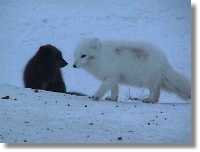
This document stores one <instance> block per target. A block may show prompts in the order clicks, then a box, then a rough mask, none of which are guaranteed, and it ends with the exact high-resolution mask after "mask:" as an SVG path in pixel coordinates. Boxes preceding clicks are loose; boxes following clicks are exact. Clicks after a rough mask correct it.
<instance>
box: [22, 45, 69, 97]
mask: <svg viewBox="0 0 200 152" xmlns="http://www.w3.org/2000/svg"><path fill="white" fill-rule="evenodd" d="M67 64H68V63H67V62H66V61H65V60H64V59H63V57H62V53H61V51H60V50H59V49H57V48H56V47H55V46H53V45H50V44H47V45H43V46H41V47H40V48H39V49H38V51H37V52H36V54H35V55H34V56H33V57H32V58H31V59H30V60H29V62H28V63H27V65H26V67H25V70H24V77H23V79H24V85H25V87H26V88H32V89H42V90H47V91H55V92H62V93H64V92H66V87H65V83H64V80H63V78H62V73H61V68H62V67H65V66H66V65H67Z"/></svg>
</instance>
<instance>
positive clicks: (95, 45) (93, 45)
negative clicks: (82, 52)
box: [90, 38, 101, 49]
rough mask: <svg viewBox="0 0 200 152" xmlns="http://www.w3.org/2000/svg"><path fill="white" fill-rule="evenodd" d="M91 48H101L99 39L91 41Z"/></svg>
mask: <svg viewBox="0 0 200 152" xmlns="http://www.w3.org/2000/svg"><path fill="white" fill-rule="evenodd" d="M90 47H91V48H93V49H99V48H101V41H100V40H99V39H98V38H93V39H91V41H90Z"/></svg>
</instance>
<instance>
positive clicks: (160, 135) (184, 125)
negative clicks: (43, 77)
mask: <svg viewBox="0 0 200 152" xmlns="http://www.w3.org/2000/svg"><path fill="white" fill-rule="evenodd" d="M0 19H1V25H0V33H1V34H0V42H1V43H0V46H1V50H0V95H1V97H2V96H6V95H9V94H10V96H11V97H13V98H17V100H14V99H9V100H6V99H1V100H0V109H1V110H0V113H1V115H0V124H1V125H0V127H1V128H2V129H1V130H0V141H2V142H23V140H27V141H28V142H68V143H69V142H74V141H75V142H88V143H94V142H101V143H104V142H105V143H109V142H122V143H124V142H126V143H188V142H190V139H191V138H192V137H191V136H192V134H191V128H192V127H191V125H192V124H191V112H192V111H191V105H190V104H185V101H183V100H181V99H179V98H178V97H176V96H175V95H173V94H168V93H166V92H162V94H161V98H160V103H179V104H176V105H175V107H174V106H173V104H156V105H151V104H142V103H140V102H137V103H136V104H133V103H129V102H128V101H127V99H128V97H129V96H131V97H140V98H143V97H144V96H146V95H147V93H148V92H147V90H146V89H138V88H134V87H132V88H130V87H126V86H122V87H121V88H120V100H121V101H122V102H120V103H113V102H91V101H88V100H87V99H85V98H79V97H74V98H71V97H69V96H64V95H62V94H58V93H47V92H44V91H42V92H40V93H37V94H35V93H33V91H30V90H25V89H23V81H22V74H23V69H24V66H25V64H26V63H27V61H28V59H30V57H32V56H33V54H34V53H35V52H36V51H37V49H38V47H39V46H40V45H43V44H46V43H51V44H53V45H55V46H56V47H58V48H59V49H61V51H62V52H63V55H64V58H65V59H66V60H67V62H69V63H70V64H69V65H68V66H67V67H66V68H64V69H63V75H64V79H65V83H66V85H67V88H68V90H72V91H80V92H83V93H86V94H88V95H92V94H93V93H94V92H95V91H96V89H97V88H98V86H99V84H100V83H99V81H97V80H96V79H94V77H92V76H91V75H89V74H88V73H86V72H85V71H83V70H79V69H73V68H72V63H73V60H74V59H73V52H74V48H75V47H76V45H77V43H78V41H79V40H80V39H81V38H83V37H99V38H101V39H117V40H119V39H122V40H129V41H131V40H133V41H134V40H142V41H148V42H152V43H154V44H155V45H158V46H159V47H160V48H162V50H163V51H164V52H165V54H166V56H167V57H168V59H169V61H170V63H171V64H172V66H173V67H174V68H175V69H176V70H178V71H179V72H180V73H182V74H184V75H186V76H187V77H188V78H189V79H190V78H191V6H190V0H167V1H166V0H162V1H161V0H134V1H133V0H121V1H120V0H109V1H108V0H101V1H99V0H92V1H91V0H84V1H82V0H59V1H57V0H48V1H47V0H42V1H41V0H29V1H27V0H18V1H14V0H1V1H0ZM13 86H17V87H16V88H15V87H13ZM18 87H19V88H18ZM39 96H41V97H39ZM56 101H58V103H55V102H56ZM46 102H47V104H45V103H46ZM68 103H69V104H71V105H72V106H69V107H68V106H66V105H67V104H68ZM85 104H87V105H88V107H87V108H85V107H84V105H85ZM116 105H119V107H115V106H116ZM135 105H136V108H135ZM102 112H103V113H104V112H105V115H101V113H102ZM160 112H164V113H162V114H161V113H160ZM68 113H69V114H68ZM156 115H158V118H155V117H156ZM165 117H167V120H164V119H165ZM26 119H27V120H26ZM153 120H154V121H153ZM26 121H28V122H26ZM91 121H93V123H94V125H88V124H89V123H90V122H91ZM151 121H152V122H151ZM148 122H150V124H151V125H148ZM47 128H49V129H47ZM9 129H11V130H9ZM129 130H130V132H129ZM131 131H133V132H131ZM88 136H89V137H88ZM119 136H122V138H123V140H117V138H118V137H119ZM26 138H27V139H26Z"/></svg>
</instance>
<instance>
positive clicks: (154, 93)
mask: <svg viewBox="0 0 200 152" xmlns="http://www.w3.org/2000/svg"><path fill="white" fill-rule="evenodd" d="M149 90H150V94H149V96H148V97H147V98H145V99H143V102H145V103H157V102H158V100H159V98H160V82H157V83H154V86H153V87H151V88H149Z"/></svg>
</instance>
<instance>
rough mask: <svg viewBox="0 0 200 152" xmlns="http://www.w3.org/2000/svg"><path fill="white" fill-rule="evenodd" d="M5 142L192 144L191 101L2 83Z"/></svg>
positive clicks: (1, 138)
mask: <svg viewBox="0 0 200 152" xmlns="http://www.w3.org/2000/svg"><path fill="white" fill-rule="evenodd" d="M0 88H1V89H0V98H2V97H6V96H9V99H0V122H1V125H0V142H6V143H90V144H91V143H126V144H136V143H137V144H138V143H140V144H145V143H148V144H150V143H153V144H159V143H162V144H190V143H191V141H192V136H191V134H192V126H191V112H190V111H191V104H187V103H174V104H144V103H142V102H139V101H138V102H134V101H129V102H118V103H116V102H109V101H99V102H95V101H91V100H89V99H88V98H87V97H76V96H67V95H65V94H62V93H53V92H47V91H39V92H35V91H34V90H31V89H23V88H18V87H13V86H1V87H0Z"/></svg>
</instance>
